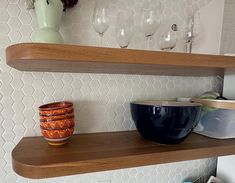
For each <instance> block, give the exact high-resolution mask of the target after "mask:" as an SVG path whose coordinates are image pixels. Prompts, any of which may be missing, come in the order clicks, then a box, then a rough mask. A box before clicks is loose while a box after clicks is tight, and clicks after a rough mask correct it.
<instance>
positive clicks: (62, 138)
mask: <svg viewBox="0 0 235 183" xmlns="http://www.w3.org/2000/svg"><path fill="white" fill-rule="evenodd" d="M73 131H74V128H66V129H62V130H45V129H41V133H42V135H43V136H44V138H45V139H46V140H47V141H48V144H49V145H53V146H60V145H64V144H66V143H67V141H68V139H69V137H71V135H72V134H73Z"/></svg>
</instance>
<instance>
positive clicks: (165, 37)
mask: <svg viewBox="0 0 235 183" xmlns="http://www.w3.org/2000/svg"><path fill="white" fill-rule="evenodd" d="M176 43H177V25H176V24H173V25H172V26H171V27H170V28H169V29H168V30H167V29H166V30H165V32H163V33H162V35H161V36H160V40H159V47H160V49H161V50H163V51H170V50H172V49H173V48H175V46H176Z"/></svg>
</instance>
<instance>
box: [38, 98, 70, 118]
mask: <svg viewBox="0 0 235 183" xmlns="http://www.w3.org/2000/svg"><path fill="white" fill-rule="evenodd" d="M71 112H73V103H72V102H67V101H65V102H56V103H50V104H46V105H42V106H40V107H39V114H40V115H41V116H52V115H63V114H67V113H71Z"/></svg>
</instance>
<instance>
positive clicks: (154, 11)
mask: <svg viewBox="0 0 235 183" xmlns="http://www.w3.org/2000/svg"><path fill="white" fill-rule="evenodd" d="M149 6H151V7H145V8H143V18H142V29H143V32H144V36H145V37H146V42H147V48H148V47H149V41H150V40H151V39H152V37H153V36H154V34H155V33H156V31H157V29H158V27H159V25H160V23H161V21H162V5H161V3H159V2H158V3H157V5H156V6H152V4H150V5H149Z"/></svg>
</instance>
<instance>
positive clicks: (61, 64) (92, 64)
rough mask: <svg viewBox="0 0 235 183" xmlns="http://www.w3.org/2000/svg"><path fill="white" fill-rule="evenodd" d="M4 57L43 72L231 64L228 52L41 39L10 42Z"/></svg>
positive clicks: (196, 70)
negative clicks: (17, 42)
mask: <svg viewBox="0 0 235 183" xmlns="http://www.w3.org/2000/svg"><path fill="white" fill-rule="evenodd" d="M6 60H7V64H8V65H9V66H11V67H14V68H16V69H18V70H22V71H45V72H81V73H116V74H150V75H153V74H157V75H175V76H209V75H223V73H224V69H225V68H235V57H228V56H227V57H226V56H217V55H203V54H186V53H173V52H159V51H146V50H131V49H118V48H101V47H88V46H76V45H62V44H61V45H59V44H44V43H20V44H16V45H12V46H10V47H8V48H7V50H6Z"/></svg>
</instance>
